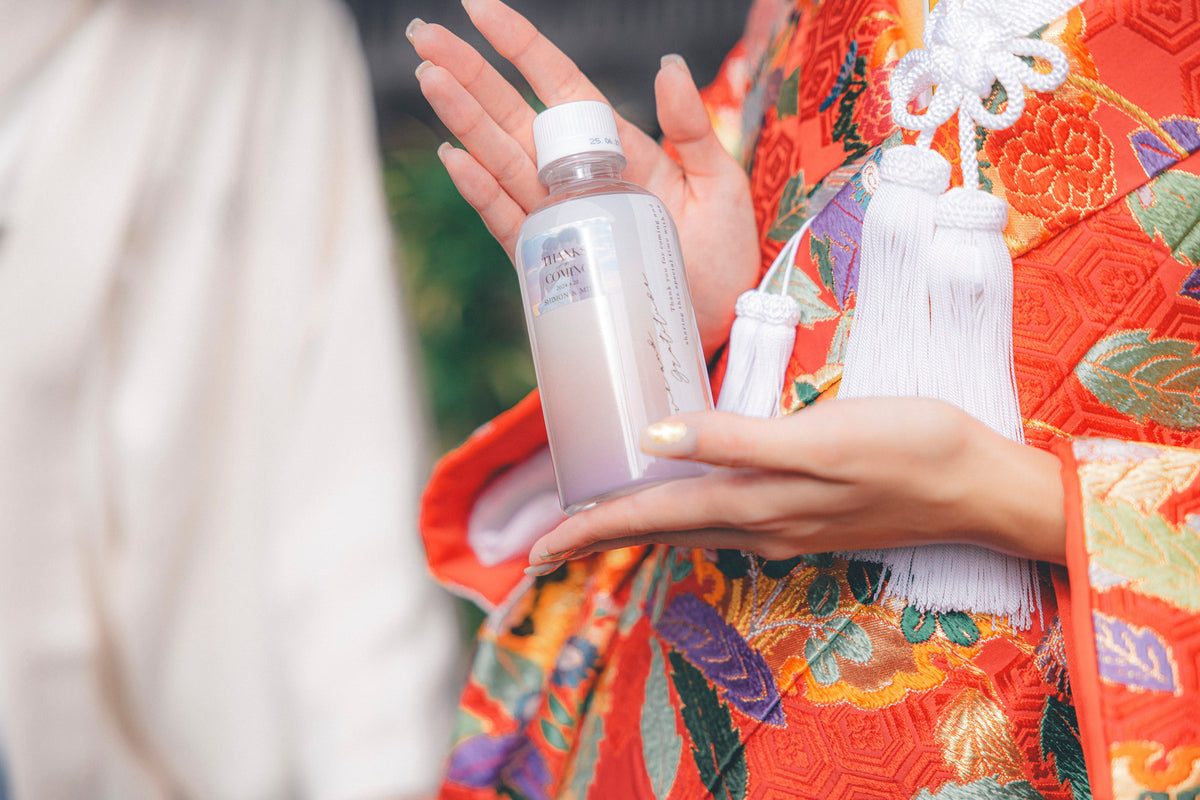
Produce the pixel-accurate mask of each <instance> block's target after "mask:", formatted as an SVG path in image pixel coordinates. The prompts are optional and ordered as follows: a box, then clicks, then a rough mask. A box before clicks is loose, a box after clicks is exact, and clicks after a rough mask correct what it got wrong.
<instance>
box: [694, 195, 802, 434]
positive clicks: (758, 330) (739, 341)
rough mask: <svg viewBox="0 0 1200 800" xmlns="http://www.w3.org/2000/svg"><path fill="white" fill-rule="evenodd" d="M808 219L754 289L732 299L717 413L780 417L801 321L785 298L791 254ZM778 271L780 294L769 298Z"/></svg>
mask: <svg viewBox="0 0 1200 800" xmlns="http://www.w3.org/2000/svg"><path fill="white" fill-rule="evenodd" d="M813 216H815V215H811V216H809V218H808V219H807V220H805V222H804V225H803V226H801V228H800V230H798V231H796V232H795V233H794V234H792V237H791V238H790V239H788V241H787V244H785V245H784V246H783V249H781V250H780V251H779V255H777V256H775V261H774V262H772V264H771V267H770V268H769V269H768V270H767V274H766V275H764V276H763V279H762V282H761V283H760V284H759V285H758V288H757V289H751V290H750V291H748V292H743V293H742V294H741V296H740V297H738V299H737V304H736V305H735V306H734V314H735V315H736V318H735V319H734V321H733V328H732V329H731V330H730V332H729V359H728V360H727V361H726V365H725V380H724V381H722V383H721V396H720V397H719V398H718V399H717V409H718V410H719V411H731V412H733V413H735V414H741V415H743V416H746V417H759V418H762V419H769V418H771V417H775V416H778V415H779V400H780V397H781V396H782V394H783V379H784V377H785V376H786V374H787V366H788V362H789V361H790V360H791V358H792V349H793V348H794V347H795V346H796V326H797V325H799V324H800V320H801V318H802V315H801V310H800V304H799V303H798V302H797V301H796V298H794V297H792V296H791V295H790V294H788V287H789V285H790V284H791V280H792V270H793V269H794V268H795V266H796V251H797V250H799V249H800V240H801V239H803V238H804V234H805V233H807V232H808V228H809V226H810V225H811V224H812V219H813ZM781 267H783V268H784V272H783V279H782V282H781V284H780V289H779V292H780V293H779V294H771V293H769V292H768V291H767V289H768V288H769V287H770V285H771V281H772V280H773V279H774V277H775V275H776V273H778V272H779V270H780V268H781Z"/></svg>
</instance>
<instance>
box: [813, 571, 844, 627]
mask: <svg viewBox="0 0 1200 800" xmlns="http://www.w3.org/2000/svg"><path fill="white" fill-rule="evenodd" d="M839 599H841V589H840V588H838V583H837V581H836V580H834V578H832V577H831V576H829V575H818V576H817V577H816V578H814V579H813V582H812V583H811V584H809V586H808V608H809V610H811V611H812V613H813V616H814V617H831V616H833V612H835V611H837V607H838V600H839Z"/></svg>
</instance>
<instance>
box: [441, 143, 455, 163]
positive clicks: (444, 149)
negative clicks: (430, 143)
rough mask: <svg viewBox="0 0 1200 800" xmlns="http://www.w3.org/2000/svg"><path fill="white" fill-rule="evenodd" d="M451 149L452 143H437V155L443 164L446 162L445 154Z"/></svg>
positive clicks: (452, 147)
mask: <svg viewBox="0 0 1200 800" xmlns="http://www.w3.org/2000/svg"><path fill="white" fill-rule="evenodd" d="M453 149H454V145H452V144H450V143H449V142H442V143H441V144H439V145H438V149H437V157H438V158H439V159H441V161H442V163H443V164H444V163H446V154H447V153H449V152H450V151H451V150H453Z"/></svg>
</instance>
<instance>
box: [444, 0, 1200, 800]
mask: <svg viewBox="0 0 1200 800" xmlns="http://www.w3.org/2000/svg"><path fill="white" fill-rule="evenodd" d="M909 23H911V19H910V18H906V17H904V16H903V15H902V13H901V9H900V7H899V5H898V4H897V2H896V0H838V1H837V2H833V0H829V1H828V2H825V3H818V2H807V1H805V2H794V3H793V2H786V0H769V2H768V1H767V0H760V2H759V3H758V5H757V6H756V7H755V10H754V11H753V12H752V15H751V24H750V26H749V28H748V30H747V34H746V37H745V39H744V41H743V42H742V44H741V45H739V47H738V48H737V49H736V50H735V51H734V53H733V54H732V55H731V56H730V58H729V60H728V61H727V63H726V65H725V68H724V69H723V71H722V74H721V76H720V77H719V78H718V80H717V82H716V84H715V85H714V86H713V87H711V88H710V90H709V92H708V99H709V101H710V105H711V108H712V116H713V119H714V123H715V124H716V125H717V128H718V131H719V132H720V133H721V135H722V138H723V140H724V141H725V142H726V144H727V146H729V147H730V148H731V149H732V150H733V151H735V152H736V153H739V154H740V155H741V156H742V157H743V159H744V160H745V162H746V164H747V167H748V169H749V170H750V175H751V179H752V190H753V196H754V202H755V208H756V211H757V221H758V229H759V235H760V242H761V251H762V263H763V267H764V269H765V268H766V266H767V265H768V264H770V262H771V261H772V260H773V258H774V257H775V256H776V254H777V253H778V252H779V250H780V249H781V247H782V246H783V244H784V243H785V242H786V241H787V240H788V238H789V237H790V236H791V235H792V234H793V233H795V232H796V231H797V230H799V228H800V227H801V225H802V223H803V222H804V221H805V219H806V218H807V216H808V205H809V200H810V198H811V197H813V196H814V195H815V194H816V193H817V192H818V191H820V190H821V188H822V187H834V186H836V185H838V184H840V189H838V191H837V193H836V196H835V197H834V198H833V200H832V202H830V203H829V204H828V205H826V206H825V207H824V208H823V209H821V210H820V211H819V212H818V213H817V214H816V216H815V218H814V219H813V222H812V225H811V227H810V229H809V231H808V232H807V233H806V234H805V238H804V240H803V241H802V244H801V247H800V254H801V255H800V258H799V260H798V263H797V267H798V270H797V273H798V274H797V276H796V277H795V279H794V280H795V281H797V282H798V283H797V284H796V285H794V286H793V295H794V296H797V297H798V299H801V301H802V304H803V306H804V319H803V321H802V323H801V326H800V330H799V335H798V337H797V341H796V348H795V351H794V354H793V358H792V361H791V365H790V368H789V374H788V378H787V381H786V384H785V386H786V389H785V395H784V398H783V405H784V409H785V410H786V411H787V412H789V413H791V412H798V413H802V411H801V409H803V408H804V407H805V406H807V405H809V404H811V403H813V402H816V401H818V400H820V399H823V398H826V397H830V396H833V395H835V394H836V387H837V383H838V378H839V375H840V364H841V355H842V351H843V347H844V344H845V339H846V334H847V331H848V327H849V318H850V317H849V315H848V314H847V313H846V312H847V311H848V310H850V309H852V308H853V306H854V302H855V287H856V281H857V274H858V247H859V238H860V234H861V228H862V219H863V210H864V208H865V207H866V204H867V203H868V202H869V201H870V196H871V192H872V190H873V188H874V186H875V180H876V177H877V176H876V174H875V173H876V171H877V166H876V164H877V162H878V157H879V153H880V152H881V150H882V149H884V148H886V147H890V146H892V145H894V144H897V143H899V142H900V141H902V139H903V137H902V135H901V134H900V133H899V132H898V131H897V130H896V129H895V127H894V126H893V124H892V122H891V118H890V115H889V104H890V98H889V95H888V82H887V79H888V76H889V75H890V74H891V71H892V70H893V68H894V67H895V65H896V63H897V61H898V59H899V58H900V57H901V56H902V55H903V54H904V53H905V52H906V51H907V50H908V49H909V48H910V47H911V46H914V42H913V41H912V35H913V33H912V30H911V25H910V24H909ZM1198 34H1200V7H1198V5H1197V3H1196V2H1195V0H1182V1H1181V2H1173V1H1172V0H1093V1H1091V2H1086V3H1084V4H1083V5H1082V6H1081V7H1079V8H1078V9H1076V10H1074V11H1072V12H1071V13H1069V14H1068V15H1067V16H1065V17H1063V18H1061V19H1060V20H1057V21H1055V22H1054V23H1052V24H1050V25H1049V26H1046V27H1045V28H1043V29H1040V30H1039V31H1037V32H1036V33H1035V35H1036V36H1038V37H1040V38H1042V39H1044V40H1046V41H1050V42H1053V43H1054V44H1055V45H1057V46H1059V47H1060V48H1061V49H1062V50H1063V51H1064V53H1066V55H1067V56H1068V59H1069V61H1070V65H1071V72H1070V76H1069V77H1068V80H1067V82H1066V83H1064V84H1063V85H1062V86H1061V87H1060V88H1059V89H1058V90H1056V91H1055V92H1053V93H1045V94H1039V93H1033V92H1030V93H1029V95H1028V98H1027V99H1028V105H1027V110H1026V112H1025V114H1024V116H1023V117H1022V118H1021V119H1020V120H1019V121H1018V122H1017V123H1016V125H1014V126H1013V127H1012V128H1010V129H1008V130H1004V131H996V132H990V133H988V134H987V135H986V138H984V139H983V140H982V144H981V149H980V151H979V158H980V167H981V170H982V173H983V177H984V180H985V182H986V184H987V185H988V187H989V188H990V189H991V191H992V192H993V193H995V194H997V195H999V196H1002V197H1004V198H1006V199H1007V200H1008V202H1009V204H1010V206H1011V214H1010V221H1009V225H1008V228H1007V230H1006V231H1005V236H1006V239H1007V242H1008V244H1009V247H1010V249H1011V251H1012V254H1013V257H1014V267H1015V294H1014V298H1015V299H1014V304H1015V306H1014V342H1015V361H1016V368H1017V373H1018V388H1019V393H1020V401H1021V411H1022V416H1023V418H1024V421H1025V428H1026V435H1027V438H1028V440H1029V441H1030V442H1031V443H1033V444H1036V445H1038V446H1043V447H1052V448H1053V449H1054V450H1055V452H1057V453H1058V454H1059V455H1060V457H1061V459H1062V463H1063V473H1062V474H1063V481H1064V486H1065V487H1066V496H1067V509H1066V511H1067V519H1068V542H1067V546H1068V567H1067V569H1066V570H1062V569H1060V568H1051V567H1048V566H1047V567H1044V568H1042V576H1043V591H1042V598H1043V607H1044V616H1043V618H1042V619H1040V620H1035V621H1034V626H1033V628H1032V629H1031V630H1024V631H1022V630H1016V629H1014V628H1012V627H1011V626H1010V625H1009V624H1008V623H1007V622H1005V621H1003V620H997V619H993V618H990V617H986V616H982V615H973V614H969V613H965V612H954V613H923V612H921V611H919V610H917V609H915V608H911V607H907V608H906V607H901V606H900V605H899V604H897V603H893V602H887V603H881V602H878V601H877V600H876V598H877V597H879V592H878V589H879V583H880V581H881V580H884V579H885V578H884V577H883V576H881V568H880V567H878V566H877V565H874V564H871V563H868V562H865V561H856V560H852V559H851V560H842V559H835V558H833V557H830V556H804V557H799V558H795V559H791V560H789V561H782V562H779V561H764V560H762V559H758V558H754V557H747V556H744V555H742V554H741V553H736V552H726V551H721V552H708V551H700V550H696V551H685V550H675V549H670V548H665V547H657V548H635V549H629V550H622V551H617V552H613V553H609V554H607V555H600V556H594V557H592V558H589V559H586V560H582V561H579V562H573V563H570V564H568V565H566V566H564V567H563V568H561V569H559V570H558V571H556V572H554V573H552V574H550V575H548V576H545V577H543V578H540V579H538V580H537V581H527V580H525V579H524V576H523V573H522V571H521V569H522V567H523V566H524V563H525V562H524V559H514V560H513V561H510V562H506V563H502V564H499V565H495V566H490V567H486V566H484V565H483V564H481V563H480V561H479V559H478V558H477V557H476V555H475V554H474V553H473V552H472V550H471V548H470V546H469V545H468V543H467V541H466V536H465V529H466V523H467V520H468V518H469V516H470V513H471V509H472V505H473V502H474V500H475V498H476V497H477V496H478V494H479V492H480V491H481V490H482V489H483V488H484V487H485V486H486V485H487V484H488V483H489V482H490V481H491V480H492V479H493V478H494V477H496V476H497V475H499V474H501V473H502V471H503V470H504V469H505V468H507V467H509V466H511V465H513V464H516V463H519V462H521V461H522V460H524V459H525V458H527V457H528V456H530V455H531V454H532V453H534V452H536V451H538V450H540V448H542V447H543V446H544V445H545V431H544V429H543V427H542V420H541V415H540V410H539V406H538V401H537V396H536V394H535V395H532V396H531V397H530V398H529V399H527V400H526V401H525V402H523V403H522V404H520V405H519V406H517V407H516V408H515V409H513V410H512V411H510V412H509V413H507V414H505V415H503V416H501V417H500V418H498V419H497V420H496V421H494V422H493V423H490V424H488V425H487V426H485V427H484V428H482V429H481V430H480V431H478V432H477V433H476V434H475V435H474V436H473V437H472V438H471V439H470V440H469V441H468V442H467V443H466V444H465V445H464V446H463V447H462V448H460V449H459V450H457V451H455V452H454V453H451V454H450V455H449V456H447V457H446V458H445V459H444V460H443V461H442V463H441V464H439V466H438V468H437V470H436V473H435V475H434V477H433V480H432V481H431V483H430V486H429V488H428V490H427V493H426V497H425V504H424V509H423V518H422V525H423V531H424V535H425V537H426V543H427V547H428V551H429V554H430V559H431V564H432V567H433V569H434V571H435V573H436V574H437V575H438V576H439V577H440V578H441V579H442V581H443V582H444V583H445V584H446V585H448V586H450V587H451V588H453V589H455V590H457V591H460V592H461V593H463V594H465V595H466V596H468V597H471V598H474V599H476V600H478V601H480V602H482V603H483V605H484V606H485V607H487V608H489V609H491V610H492V611H493V613H492V616H491V617H490V619H489V622H488V623H487V624H486V625H485V626H484V630H483V631H482V632H481V635H480V641H479V650H478V653H477V655H476V659H475V663H474V667H473V670H472V674H471V678H470V680H469V683H468V685H467V687H466V689H465V691H464V694H463V699H462V710H461V716H460V723H459V728H458V732H457V736H456V740H455V744H454V748H453V751H452V753H451V755H450V760H449V764H448V773H447V780H446V784H445V787H444V790H443V796H444V797H448V798H496V797H508V798H526V799H527V800H534V798H550V797H562V798H578V799H579V800H583V798H593V800H599V799H601V798H603V799H607V798H655V799H656V800H665V798H693V797H695V798H699V797H708V796H715V797H721V798H729V799H730V800H741V798H784V797H788V798H792V797H802V798H868V797H869V798H898V799H899V798H903V799H905V800H908V799H909V798H914V799H915V798H930V799H932V798H941V799H943V800H957V799H959V798H971V799H974V798H1023V799H1027V798H1061V799H1062V800H1082V798H1087V797H1093V796H1094V797H1097V798H1110V797H1113V798H1129V800H1141V799H1142V798H1152V799H1153V800H1159V798H1162V799H1163V800H1166V799H1168V798H1179V799H1180V800H1183V798H1187V799H1188V800H1191V799H1192V798H1196V797H1200V675H1198V672H1200V353H1198V352H1197V345H1198V343H1200V233H1197V232H1196V227H1197V223H1198V222H1200V160H1198V159H1200V156H1194V155H1191V153H1192V152H1193V151H1195V150H1196V149H1197V148H1198V147H1200V125H1198V120H1197V117H1198V116H1200V37H1198ZM954 142H956V134H955V131H954V130H953V124H951V125H949V126H947V129H946V130H943V131H942V132H941V133H939V137H938V139H937V140H936V141H935V147H937V148H939V149H941V150H943V151H944V152H945V153H946V155H947V157H951V158H953V157H956V153H955V149H956V148H955V146H954V144H953V143H954ZM827 191H828V190H827ZM799 273H802V274H799ZM797 287H798V288H797Z"/></svg>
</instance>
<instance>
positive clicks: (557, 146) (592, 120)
mask: <svg viewBox="0 0 1200 800" xmlns="http://www.w3.org/2000/svg"><path fill="white" fill-rule="evenodd" d="M533 146H534V148H535V149H536V150H537V167H538V174H541V172H542V170H544V169H545V168H546V167H547V166H549V165H550V164H553V163H554V162H555V161H558V160H559V159H560V158H563V157H565V156H573V155H575V154H577V153H595V152H602V153H616V154H617V155H619V156H621V157H624V156H625V151H624V150H622V149H621V140H620V138H618V137H617V120H616V117H614V116H613V110H612V108H611V107H610V106H609V105H608V103H602V102H600V101H598V100H579V101H577V102H574V103H563V104H562V105H561V106H554V107H553V108H548V109H546V110H545V111H543V112H542V113H541V114H538V115H537V117H536V118H535V119H534V120H533Z"/></svg>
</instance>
